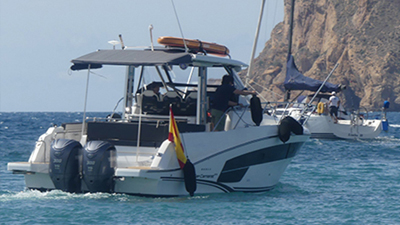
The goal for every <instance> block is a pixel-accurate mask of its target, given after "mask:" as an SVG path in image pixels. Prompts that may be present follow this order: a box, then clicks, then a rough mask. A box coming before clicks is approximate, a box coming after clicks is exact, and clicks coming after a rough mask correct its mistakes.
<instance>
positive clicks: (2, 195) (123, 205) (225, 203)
mask: <svg viewBox="0 0 400 225" xmlns="http://www.w3.org/2000/svg"><path fill="white" fill-rule="evenodd" d="M105 115H107V114H106V113H89V114H88V115H87V116H105ZM82 117H83V115H82V113H75V112H71V113H68V112H65V113H61V112H56V113H38V112H34V113H29V112H18V113H0V161H1V163H0V224H400V133H399V130H400V113H388V119H389V131H388V132H387V133H386V132H382V134H381V135H380V136H379V137H378V138H376V139H374V140H369V141H349V140H318V139H311V140H310V141H308V142H307V143H306V144H305V146H304V147H303V148H302V149H301V151H300V152H299V154H298V155H297V156H296V157H295V158H294V160H293V161H292V163H291V164H289V167H288V168H287V169H286V171H285V173H284V174H283V176H282V177H281V179H280V182H279V184H278V185H277V186H276V187H275V188H274V189H273V190H272V191H268V192H264V193H229V194H210V195H195V196H194V197H189V196H185V197H176V198H146V197H135V196H129V195H124V194H105V193H97V194H70V193H65V192H61V191H50V192H38V191H30V190H25V183H24V178H23V175H14V174H12V173H11V172H10V171H7V163H8V162H16V161H27V160H28V159H29V156H30V153H31V151H32V150H33V148H34V146H35V141H36V140H37V138H38V137H39V135H41V134H42V133H44V132H45V131H46V130H47V128H48V127H49V126H53V125H55V124H57V125H60V124H61V123H62V122H74V121H76V122H78V121H81V119H82ZM260 173H261V171H260Z"/></svg>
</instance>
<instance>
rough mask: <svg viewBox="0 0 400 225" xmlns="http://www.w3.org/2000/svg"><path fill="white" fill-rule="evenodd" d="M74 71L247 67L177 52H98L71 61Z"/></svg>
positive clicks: (224, 59) (215, 58) (205, 56)
mask: <svg viewBox="0 0 400 225" xmlns="http://www.w3.org/2000/svg"><path fill="white" fill-rule="evenodd" d="M71 62H72V63H73V64H74V65H72V66H71V69H72V70H82V69H88V67H89V65H90V68H91V69H95V68H101V67H102V65H126V66H142V65H143V66H151V65H155V66H156V65H186V66H206V67H214V66H228V67H232V68H236V69H237V70H240V69H241V67H243V66H247V65H246V64H245V63H242V62H240V61H237V60H232V59H228V58H222V57H214V56H207V55H198V54H193V53H186V52H183V51H177V50H168V49H163V50H155V51H150V50H98V51H96V52H92V53H89V54H87V55H84V56H81V57H79V58H77V59H73V60H72V61H71Z"/></svg>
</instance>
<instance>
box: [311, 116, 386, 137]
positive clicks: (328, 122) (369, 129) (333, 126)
mask: <svg viewBox="0 0 400 225" xmlns="http://www.w3.org/2000/svg"><path fill="white" fill-rule="evenodd" d="M305 127H307V128H308V129H309V130H310V132H311V137H312V138H327V139H373V138H376V137H377V136H378V135H379V134H380V133H381V132H382V121H381V120H379V119H376V120H360V121H351V120H338V122H337V123H334V122H333V120H332V118H331V117H330V116H326V115H312V116H310V118H309V120H308V121H307V123H306V124H305Z"/></svg>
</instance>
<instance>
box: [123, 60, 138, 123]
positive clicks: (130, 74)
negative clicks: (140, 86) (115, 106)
mask: <svg viewBox="0 0 400 225" xmlns="http://www.w3.org/2000/svg"><path fill="white" fill-rule="evenodd" d="M125 81H126V82H125V90H124V110H123V112H124V115H123V118H126V117H125V114H126V113H127V114H131V113H132V101H133V84H134V81H135V67H134V66H128V67H127V69H126V78H125Z"/></svg>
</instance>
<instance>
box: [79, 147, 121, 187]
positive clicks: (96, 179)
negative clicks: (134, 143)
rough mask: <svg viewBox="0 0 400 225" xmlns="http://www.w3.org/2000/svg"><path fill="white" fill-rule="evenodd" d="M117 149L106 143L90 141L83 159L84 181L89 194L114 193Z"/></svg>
mask: <svg viewBox="0 0 400 225" xmlns="http://www.w3.org/2000/svg"><path fill="white" fill-rule="evenodd" d="M115 165H116V150H115V147H114V146H113V145H112V144H110V143H108V142H105V141H90V142H88V143H87V144H86V145H85V149H84V151H83V159H82V166H83V167H82V179H83V181H84V183H85V184H86V186H87V188H88V190H89V192H91V193H94V192H113V189H114V179H113V176H114V167H115Z"/></svg>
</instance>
